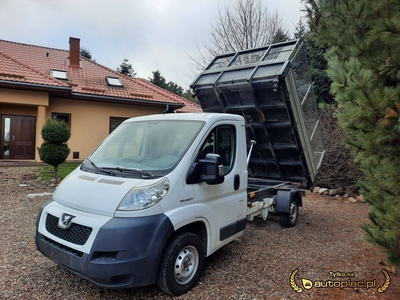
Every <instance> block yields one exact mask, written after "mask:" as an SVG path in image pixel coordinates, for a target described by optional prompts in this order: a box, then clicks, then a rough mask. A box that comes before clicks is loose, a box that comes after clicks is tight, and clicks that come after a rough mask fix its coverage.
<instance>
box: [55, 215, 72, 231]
mask: <svg viewBox="0 0 400 300" xmlns="http://www.w3.org/2000/svg"><path fill="white" fill-rule="evenodd" d="M73 218H75V216H73V215H69V214H62V215H61V218H60V219H58V227H60V228H62V229H68V228H70V227H71V224H72V219H73Z"/></svg>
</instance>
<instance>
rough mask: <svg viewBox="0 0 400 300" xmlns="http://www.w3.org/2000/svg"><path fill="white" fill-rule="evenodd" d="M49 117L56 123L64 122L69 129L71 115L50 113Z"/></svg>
mask: <svg viewBox="0 0 400 300" xmlns="http://www.w3.org/2000/svg"><path fill="white" fill-rule="evenodd" d="M51 117H52V118H53V119H54V120H57V121H64V122H65V123H67V124H68V126H69V128H71V114H63V113H51Z"/></svg>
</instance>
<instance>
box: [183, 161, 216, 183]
mask: <svg viewBox="0 0 400 300" xmlns="http://www.w3.org/2000/svg"><path fill="white" fill-rule="evenodd" d="M222 168H223V166H222V159H221V157H220V156H219V155H218V154H213V153H209V154H207V155H206V158H205V159H200V160H199V161H198V162H196V163H194V164H193V165H192V166H191V167H190V169H189V172H188V175H187V177H186V183H187V184H193V183H200V182H205V183H207V184H210V185H213V184H220V183H223V182H224V175H223V169H222Z"/></svg>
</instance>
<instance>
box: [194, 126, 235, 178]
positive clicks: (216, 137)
mask: <svg viewBox="0 0 400 300" xmlns="http://www.w3.org/2000/svg"><path fill="white" fill-rule="evenodd" d="M208 153H215V154H219V156H220V157H221V160H222V165H223V166H224V174H227V173H229V172H230V170H231V169H232V167H233V163H234V161H235V153H236V130H235V127H234V126H231V125H221V126H218V127H216V128H214V129H213V130H212V131H211V133H210V134H209V135H208V137H207V139H206V140H205V142H204V144H203V145H202V146H201V148H200V152H199V155H198V158H197V159H203V158H205V157H206V155H207V154H208Z"/></svg>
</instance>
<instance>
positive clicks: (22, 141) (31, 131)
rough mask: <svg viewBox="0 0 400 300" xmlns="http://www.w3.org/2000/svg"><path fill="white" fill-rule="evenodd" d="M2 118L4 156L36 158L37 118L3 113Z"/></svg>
mask: <svg viewBox="0 0 400 300" xmlns="http://www.w3.org/2000/svg"><path fill="white" fill-rule="evenodd" d="M1 119H2V143H1V144H2V149H3V151H2V156H3V158H10V159H34V158H35V133H36V118H35V117H27V116H11V115H3V116H2V118H1Z"/></svg>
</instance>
